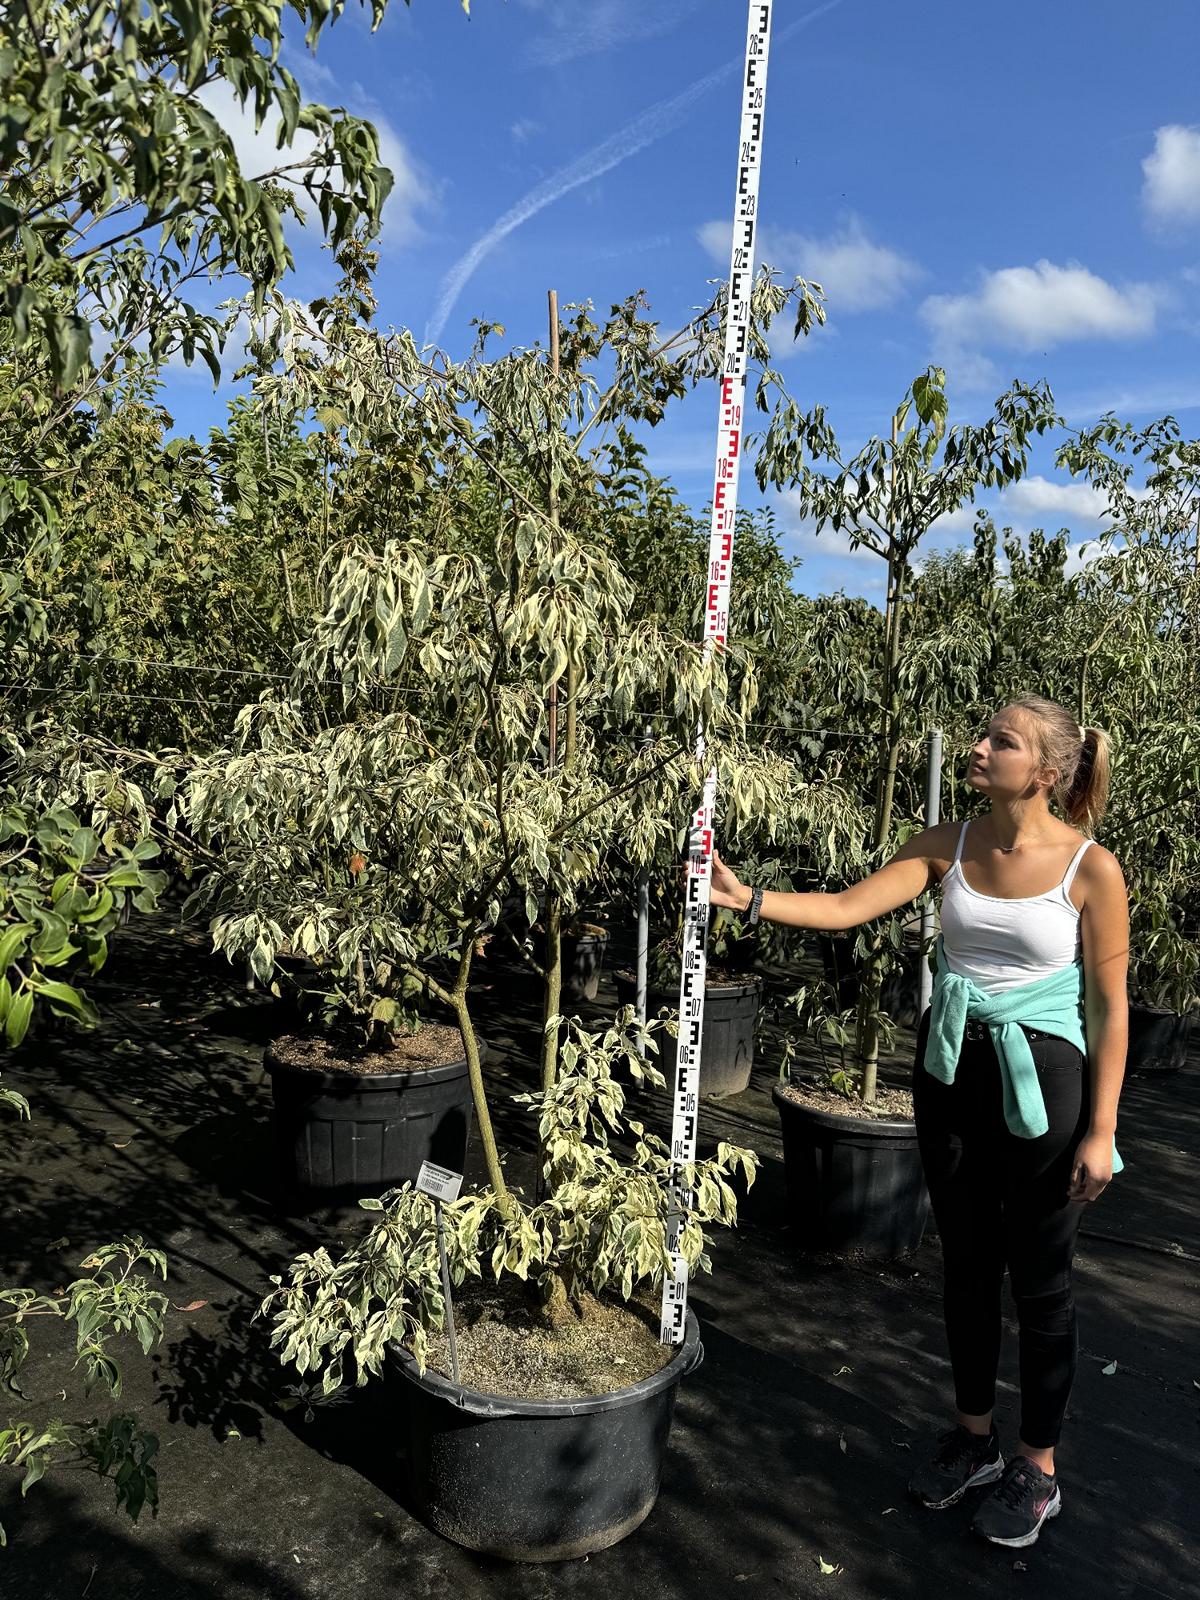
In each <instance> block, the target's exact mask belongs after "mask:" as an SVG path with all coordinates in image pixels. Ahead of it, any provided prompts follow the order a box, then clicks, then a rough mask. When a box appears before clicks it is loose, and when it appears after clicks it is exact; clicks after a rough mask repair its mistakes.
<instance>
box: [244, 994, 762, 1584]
mask: <svg viewBox="0 0 1200 1600" xmlns="http://www.w3.org/2000/svg"><path fill="white" fill-rule="evenodd" d="M556 1021H558V1022H559V1023H560V1024H561V1025H562V1026H563V1028H564V1030H565V1033H566V1039H565V1042H564V1044H563V1046H562V1050H561V1062H560V1072H559V1076H558V1078H557V1080H556V1082H555V1083H554V1084H553V1085H552V1086H551V1087H550V1088H549V1089H546V1090H544V1091H543V1092H541V1093H540V1094H536V1095H533V1094H530V1095H525V1096H522V1097H521V1099H522V1100H523V1101H524V1102H525V1103H526V1104H528V1105H529V1106H530V1107H531V1109H532V1110H533V1111H534V1112H535V1113H536V1115H537V1132H538V1139H539V1145H540V1151H541V1198H540V1199H537V1198H535V1197H531V1196H528V1195H525V1194H523V1193H522V1192H520V1191H519V1190H517V1189H515V1188H512V1187H509V1186H508V1184H507V1183H506V1182H505V1180H504V1178H503V1177H502V1176H501V1175H500V1169H499V1166H497V1167H496V1168H495V1169H494V1170H493V1173H492V1181H491V1182H490V1183H489V1184H487V1185H485V1186H483V1187H480V1188H478V1189H475V1190H472V1191H471V1192H469V1193H466V1194H463V1195H461V1196H460V1197H459V1198H458V1199H456V1200H453V1201H451V1202H449V1203H447V1204H445V1205H443V1206H442V1208H441V1212H442V1214H441V1218H440V1219H439V1217H438V1215H437V1211H436V1208H435V1205H434V1202H433V1201H431V1200H430V1199H429V1198H428V1197H427V1196H426V1195H424V1194H421V1193H416V1192H414V1190H413V1189H412V1188H411V1187H410V1186H408V1185H405V1186H404V1187H403V1188H401V1189H399V1190H393V1191H392V1192H390V1193H387V1194H384V1195H382V1196H380V1197H378V1198H372V1199H366V1200H363V1201H361V1202H360V1204H362V1205H363V1206H364V1208H366V1209H367V1210H368V1211H370V1212H372V1213H374V1214H376V1215H375V1220H374V1225H373V1226H372V1227H371V1228H370V1230H369V1231H368V1232H367V1233H366V1234H365V1235H364V1236H363V1237H362V1238H361V1239H360V1240H359V1241H358V1242H357V1243H355V1244H353V1245H352V1246H350V1247H349V1248H348V1249H347V1250H345V1251H344V1252H343V1253H342V1254H341V1256H340V1257H338V1258H337V1259H334V1258H333V1257H331V1256H330V1255H329V1253H328V1252H327V1251H325V1250H324V1249H320V1250H317V1251H314V1252H306V1253H305V1254H303V1255H300V1256H298V1257H296V1259H295V1260H294V1261H293V1262H292V1263H291V1266H290V1267H289V1269H288V1271H287V1273H286V1274H284V1275H280V1276H276V1277H274V1278H272V1280H271V1281H272V1283H273V1284H274V1285H275V1287H274V1289H273V1290H272V1292H271V1293H270V1294H269V1295H268V1296H267V1297H266V1298H265V1300H264V1301H263V1303H262V1306H261V1308H260V1314H268V1313H269V1314H270V1316H271V1318H272V1322H273V1333H272V1344H273V1345H274V1346H275V1347H276V1348H277V1349H278V1352H279V1356H280V1359H281V1361H283V1362H295V1364H296V1366H297V1368H298V1369H299V1371H300V1373H301V1375H302V1376H305V1375H311V1376H310V1379H309V1381H311V1379H312V1378H313V1377H319V1378H320V1384H321V1388H322V1390H323V1391H324V1393H325V1394H327V1395H328V1394H330V1393H332V1392H333V1391H334V1390H336V1389H337V1388H338V1387H339V1386H340V1385H341V1384H343V1382H345V1381H346V1379H347V1378H348V1377H349V1376H350V1374H351V1373H352V1374H353V1377H354V1381H355V1383H356V1384H358V1385H362V1384H365V1383H366V1382H367V1381H368V1379H369V1378H372V1377H379V1376H380V1375H381V1374H383V1373H385V1372H386V1374H387V1376H388V1377H389V1379H390V1380H391V1383H392V1387H393V1393H394V1396H395V1400H396V1412H395V1416H396V1423H397V1432H398V1440H397V1442H398V1444H400V1445H401V1446H402V1448H403V1451H404V1454H405V1457H406V1460H407V1463H408V1471H409V1475H410V1487H411V1492H412V1495H413V1499H414V1501H415V1503H416V1505H417V1506H418V1507H419V1508H420V1510H421V1512H422V1514H423V1516H424V1517H425V1518H426V1519H427V1520H428V1521H429V1522H430V1524H431V1525H432V1526H433V1527H434V1528H435V1529H436V1530H437V1531H438V1532H439V1533H442V1534H444V1535H445V1536H446V1537H447V1538H450V1539H453V1540H455V1541H456V1542H457V1543H459V1544H462V1545H465V1546H466V1547H467V1548H469V1549H472V1550H478V1551H480V1552H482V1553H485V1554H488V1555H492V1556H501V1557H505V1558H507V1559H510V1560H526V1561H550V1560H566V1559H570V1558H575V1557H579V1556H583V1555H587V1554H589V1553H590V1552H593V1551H596V1550H602V1549H604V1548H606V1547H607V1546H609V1545H611V1544H614V1543H616V1542H617V1541H618V1540H619V1539H622V1538H624V1537H625V1536H626V1535H627V1534H629V1533H631V1532H632V1531H633V1530H634V1529H635V1528H636V1527H638V1525H639V1524H640V1523H641V1522H642V1521H643V1520H644V1519H645V1517H646V1516H647V1515H648V1514H649V1512H650V1510H651V1509H652V1507H653V1505H654V1501H655V1498H656V1496H657V1493H658V1486H659V1478H660V1474H661V1470H662V1463H663V1455H664V1452H665V1448H666V1444H667V1436H668V1432H669V1429H670V1423H671V1415H672V1411H673V1408H674V1402H675V1395H676V1392H677V1390H678V1386H679V1383H680V1380H681V1379H682V1378H683V1377H684V1376H686V1374H687V1373H688V1372H690V1371H691V1370H692V1369H693V1368H694V1367H695V1366H697V1365H698V1364H699V1361H700V1359H701V1356H702V1348H701V1345H700V1340H699V1330H698V1327H697V1324H696V1320H695V1317H694V1316H693V1314H692V1313H691V1312H689V1313H688V1318H687V1326H686V1335H685V1338H684V1340H683V1342H682V1344H680V1345H673V1344H672V1345H664V1344H662V1343H660V1342H659V1338H658V1328H659V1319H658V1313H657V1305H656V1303H655V1300H654V1297H653V1291H654V1290H655V1289H656V1287H657V1286H658V1285H659V1284H661V1282H662V1279H663V1275H664V1273H665V1272H666V1271H667V1270H669V1266H670V1254H669V1249H668V1243H667V1240H668V1227H669V1222H670V1217H671V1214H672V1212H673V1210H674V1208H675V1206H676V1205H677V1200H676V1198H675V1190H674V1187H673V1181H672V1180H673V1174H674V1171H675V1169H674V1168H673V1165H672V1162H671V1159H670V1152H669V1148H668V1146H667V1145H666V1144H665V1143H664V1142H663V1141H662V1140H661V1139H659V1138H658V1137H657V1136H655V1135H654V1134H651V1133H649V1132H647V1131H646V1129H645V1128H644V1127H643V1126H642V1125H641V1124H640V1123H638V1122H636V1121H633V1120H630V1119H627V1118H626V1116H625V1093H624V1090H623V1088H622V1087H621V1084H620V1083H619V1082H618V1081H617V1079H616V1076H615V1074H614V1068H615V1067H616V1066H617V1065H618V1064H620V1066H621V1067H622V1068H623V1070H624V1071H627V1072H628V1073H630V1074H631V1075H632V1076H633V1078H634V1079H635V1081H640V1080H641V1079H642V1077H643V1076H644V1075H645V1076H647V1077H649V1078H650V1079H651V1080H652V1081H653V1082H656V1083H658V1084H660V1085H661V1084H662V1081H663V1080H662V1077H661V1074H659V1073H658V1071H657V1069H656V1068H655V1067H654V1066H653V1064H652V1062H650V1061H649V1060H648V1059H647V1056H650V1055H653V1054H655V1053H657V1043H656V1041H655V1039H654V1037H653V1033H654V1031H655V1029H656V1027H657V1026H659V1025H658V1024H654V1023H652V1024H649V1025H647V1026H646V1027H642V1026H641V1025H639V1024H638V1022H637V1020H636V1018H635V1017H634V1016H633V1013H632V1011H631V1010H630V1009H628V1008H627V1009H626V1010H625V1011H624V1012H623V1013H622V1014H621V1016H620V1017H619V1018H618V1019H617V1021H616V1023H615V1024H614V1025H613V1026H611V1027H610V1028H608V1029H607V1030H606V1031H605V1032H604V1033H603V1034H601V1033H599V1032H592V1031H589V1030H587V1029H585V1028H583V1027H581V1026H580V1025H578V1024H577V1023H574V1022H566V1021H564V1020H563V1019H556ZM619 1134H626V1135H628V1136H629V1137H630V1138H631V1140H632V1149H631V1151H630V1153H629V1154H628V1155H627V1156H624V1155H621V1154H618V1152H617V1151H616V1150H615V1149H614V1148H612V1144H611V1141H612V1140H613V1139H614V1138H615V1137H616V1136H617V1135H619ZM755 1164H756V1158H755V1157H754V1156H753V1154H752V1153H751V1152H750V1151H748V1150H742V1149H738V1148H736V1147H734V1146H731V1145H726V1144H719V1145H718V1146H717V1149H716V1152H715V1154H714V1155H712V1156H710V1157H708V1158H706V1159H700V1160H697V1161H695V1162H694V1163H689V1164H687V1165H686V1166H685V1167H684V1169H683V1171H682V1174H681V1176H682V1179H683V1181H684V1182H685V1183H686V1184H687V1186H688V1188H689V1189H690V1191H691V1193H692V1196H693V1201H692V1204H691V1206H690V1207H689V1208H688V1209H687V1211H686V1212H685V1215H684V1223H683V1234H682V1239H681V1249H682V1252H683V1254H684V1256H685V1258H686V1260H687V1262H688V1265H689V1270H690V1271H693V1272H694V1271H705V1270H708V1265H709V1263H708V1258H707V1255H706V1251H705V1239H704V1228H705V1226H706V1225H707V1224H710V1223H722V1224H725V1225H732V1224H733V1222H734V1221H735V1218H736V1210H737V1202H736V1196H735V1193H734V1190H733V1187H732V1184H731V1179H732V1178H733V1177H734V1175H735V1174H737V1173H739V1172H740V1173H742V1174H744V1175H745V1177H746V1179H747V1182H750V1181H752V1179H753V1174H754V1169H755ZM497 1179H498V1181H497ZM439 1222H440V1226H441V1230H442V1237H443V1240H444V1245H445V1249H446V1256H447V1262H448V1274H449V1278H450V1281H451V1283H452V1284H453V1286H454V1287H453V1291H452V1293H453V1303H452V1306H451V1304H448V1302H447V1299H446V1294H445V1290H444V1285H443V1278H442V1275H441V1270H440V1262H439V1251H438V1233H439ZM451 1309H453V1312H454V1317H455V1323H454V1327H455V1333H454V1340H453V1345H451V1341H450V1333H451V1325H450V1312H451ZM452 1352H453V1353H452Z"/></svg>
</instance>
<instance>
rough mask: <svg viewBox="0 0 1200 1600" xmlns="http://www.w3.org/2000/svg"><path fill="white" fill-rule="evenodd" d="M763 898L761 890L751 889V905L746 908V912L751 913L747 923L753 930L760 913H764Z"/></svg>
mask: <svg viewBox="0 0 1200 1600" xmlns="http://www.w3.org/2000/svg"><path fill="white" fill-rule="evenodd" d="M762 897H763V892H762V890H761V889H751V891H750V904H749V905H748V906H747V907H746V910H747V911H748V912H749V916H748V918H747V922H748V925H749V926H750V927H751V928H753V927H754V925H755V923H756V922H757V921H758V918H759V913H760V912H761V911H762Z"/></svg>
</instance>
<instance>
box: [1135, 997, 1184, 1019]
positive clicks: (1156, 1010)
mask: <svg viewBox="0 0 1200 1600" xmlns="http://www.w3.org/2000/svg"><path fill="white" fill-rule="evenodd" d="M1129 1010H1130V1012H1131V1013H1132V1012H1134V1011H1139V1012H1141V1014H1142V1016H1144V1017H1171V1018H1173V1020H1174V1021H1176V1022H1190V1021H1191V1020H1192V1018H1193V1017H1195V1016H1196V1014H1197V1013H1196V1012H1194V1011H1171V1010H1169V1009H1168V1008H1167V1007H1165V1006H1144V1005H1142V1004H1141V1003H1140V1001H1137V1000H1131V1001H1130V1002H1129Z"/></svg>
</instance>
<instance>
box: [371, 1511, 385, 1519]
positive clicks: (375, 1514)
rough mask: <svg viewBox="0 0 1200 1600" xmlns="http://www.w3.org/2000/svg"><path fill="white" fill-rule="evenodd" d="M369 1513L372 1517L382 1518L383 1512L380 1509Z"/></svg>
mask: <svg viewBox="0 0 1200 1600" xmlns="http://www.w3.org/2000/svg"><path fill="white" fill-rule="evenodd" d="M371 1515H372V1516H373V1517H380V1518H382V1516H383V1512H382V1511H372V1513H371Z"/></svg>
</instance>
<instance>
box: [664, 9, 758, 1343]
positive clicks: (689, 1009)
mask: <svg viewBox="0 0 1200 1600" xmlns="http://www.w3.org/2000/svg"><path fill="white" fill-rule="evenodd" d="M772 9H773V0H751V5H750V15H749V19H748V22H747V28H746V69H745V72H744V73H743V75H742V125H741V130H740V134H739V140H738V164H737V187H736V190H735V194H734V209H733V249H732V253H731V256H730V262H729V309H728V315H727V319H726V327H725V356H724V360H723V362H722V365H721V379H720V382H721V390H720V408H719V412H718V418H717V460H716V470H715V472H714V474H713V492H712V523H711V526H710V529H709V536H708V598H707V602H706V604H705V608H704V655H705V659H706V660H707V659H709V658H710V657H711V656H712V654H713V652H714V651H717V650H719V649H721V647H722V646H723V645H724V643H725V635H726V632H727V630H728V626H729V585H730V579H731V577H732V573H733V530H734V519H735V517H736V515H737V492H738V476H739V472H740V468H741V464H742V416H743V411H744V408H745V397H746V362H747V346H748V343H749V337H750V292H751V288H752V285H753V282H754V259H755V258H754V241H755V234H756V232H757V227H758V179H759V173H760V171H761V169H762V136H763V111H764V108H765V106H766V98H767V54H768V51H769V49H770V43H771V12H772ZM704 759H705V751H704V729H703V727H701V728H700V730H699V731H698V733H697V735H696V765H697V767H698V768H699V769H700V770H701V771H704ZM716 801H717V772H716V768H715V767H712V768H709V769H708V772H707V776H706V777H705V780H704V790H703V794H702V798H701V801H700V806H699V809H698V810H697V811H696V812H695V814H694V816H693V818H692V834H691V838H692V849H691V853H690V855H689V857H688V871H687V890H686V899H685V903H684V918H683V970H682V972H681V974H680V980H679V1041H678V1044H677V1046H676V1053H675V1103H674V1110H673V1113H672V1119H671V1159H672V1161H674V1162H675V1163H676V1164H677V1165H680V1166H682V1165H684V1164H686V1163H688V1162H691V1161H694V1160H695V1159H696V1117H697V1112H698V1110H699V1101H700V1050H701V1038H702V1033H703V1027H704V983H705V976H706V972H707V967H708V961H707V955H706V951H705V939H706V936H707V932H708V904H709V894H710V892H711V888H712V850H713V819H714V813H715V810H716ZM675 1198H676V1207H677V1209H676V1212H675V1215H674V1218H673V1220H672V1223H671V1226H670V1232H669V1235H668V1244H669V1246H670V1250H671V1261H672V1270H671V1272H670V1273H669V1274H668V1276H667V1279H666V1281H665V1283H664V1284H663V1298H662V1325H661V1328H660V1331H659V1339H660V1342H661V1343H663V1344H679V1343H680V1342H681V1341H682V1339H683V1335H684V1323H685V1321H686V1317H687V1295H688V1268H687V1262H686V1261H685V1260H684V1258H683V1256H682V1255H681V1254H680V1251H679V1238H680V1231H681V1228H682V1221H683V1213H684V1211H686V1209H687V1207H688V1205H689V1204H690V1195H689V1194H688V1193H687V1192H686V1190H685V1189H684V1188H683V1186H682V1184H677V1185H676V1189H675Z"/></svg>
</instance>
